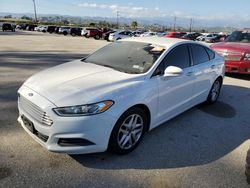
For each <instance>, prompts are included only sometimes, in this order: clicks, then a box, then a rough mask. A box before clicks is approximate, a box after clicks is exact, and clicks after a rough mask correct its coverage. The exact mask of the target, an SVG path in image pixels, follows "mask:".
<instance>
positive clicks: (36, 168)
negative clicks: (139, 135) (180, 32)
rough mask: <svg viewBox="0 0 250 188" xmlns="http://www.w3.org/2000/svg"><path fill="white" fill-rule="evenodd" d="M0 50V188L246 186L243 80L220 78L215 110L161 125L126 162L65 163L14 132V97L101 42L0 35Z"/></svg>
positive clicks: (105, 158) (80, 159) (75, 159)
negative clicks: (41, 73)
mask: <svg viewBox="0 0 250 188" xmlns="http://www.w3.org/2000/svg"><path fill="white" fill-rule="evenodd" d="M0 44H1V45H0V187H4V188H6V187H122V188H123V187H149V188H150V187H154V188H158V187H164V188H174V187H175V188H177V187H178V188H179V187H183V188H187V187H195V188H196V187H197V188H200V187H207V188H211V187H213V188H216V187H223V188H224V187H225V188H229V187H235V188H245V187H249V185H248V184H247V183H246V180H245V179H246V178H245V175H244V168H245V167H244V165H245V158H246V152H247V150H248V148H249V147H250V140H249V138H250V118H249V117H250V116H249V112H250V76H239V75H232V74H231V75H227V76H226V77H225V79H224V85H223V88H222V92H221V96H220V98H219V101H218V102H217V103H216V104H214V105H211V106H207V105H199V106H197V107H194V108H192V109H190V110H188V111H187V112H184V113H183V114H181V115H179V116H177V117H176V118H174V119H172V120H170V121H168V122H166V123H164V124H163V125H161V126H160V127H158V128H156V129H154V130H152V131H151V132H149V133H147V134H146V135H145V137H144V140H143V142H142V143H141V144H140V145H139V147H138V148H137V149H136V150H135V151H133V152H132V153H130V154H128V155H125V156H119V155H114V154H110V153H108V152H105V153H97V154H88V155H72V156H71V155H66V154H57V153H51V152H48V151H47V150H46V149H44V148H43V147H42V146H40V145H39V144H38V143H37V142H36V141H34V140H33V139H32V138H31V137H30V136H29V135H28V134H27V133H26V132H25V131H24V130H23V129H22V128H21V126H20V125H19V124H18V123H17V117H18V111H17V104H16V101H17V94H16V92H17V89H18V88H19V87H20V86H21V84H22V83H23V82H24V81H25V80H26V79H27V78H28V77H29V76H31V75H33V74H34V73H36V72H39V71H41V70H43V69H46V68H49V67H52V66H55V65H58V64H61V63H65V62H67V61H70V60H73V59H79V58H81V57H84V56H86V55H88V54H89V53H91V52H93V51H94V50H96V49H97V48H100V47H102V46H104V45H105V44H107V42H105V41H103V40H95V39H85V38H83V37H71V36H61V35H54V34H46V33H45V34H44V33H37V32H20V31H17V32H15V33H12V32H1V31H0ZM42 81H43V80H41V82H42Z"/></svg>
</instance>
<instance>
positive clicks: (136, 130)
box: [109, 108, 148, 154]
mask: <svg viewBox="0 0 250 188" xmlns="http://www.w3.org/2000/svg"><path fill="white" fill-rule="evenodd" d="M147 123H148V118H147V116H146V113H145V112H144V111H143V110H142V109H140V108H132V109H129V110H127V111H126V112H125V113H124V114H123V115H122V116H121V117H120V118H119V120H118V121H117V123H116V125H115V127H114V129H113V131H112V133H111V137H110V140H109V150H110V151H112V152H114V153H117V154H127V153H129V152H131V151H133V150H134V149H135V148H136V147H137V146H138V144H139V143H140V142H141V140H142V138H143V136H144V133H145V130H146V126H147Z"/></svg>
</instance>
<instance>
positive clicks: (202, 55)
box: [190, 44, 217, 103]
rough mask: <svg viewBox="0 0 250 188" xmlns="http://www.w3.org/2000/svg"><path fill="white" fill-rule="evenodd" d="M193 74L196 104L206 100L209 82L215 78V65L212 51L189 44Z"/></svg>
mask: <svg viewBox="0 0 250 188" xmlns="http://www.w3.org/2000/svg"><path fill="white" fill-rule="evenodd" d="M190 49H191V54H192V56H191V57H192V61H193V74H194V77H195V85H194V97H195V98H194V99H195V100H196V102H197V103H199V102H202V101H204V100H206V98H207V95H208V92H209V91H210V88H211V84H212V83H211V82H212V81H213V80H214V78H215V77H216V75H217V73H216V70H217V64H216V62H215V60H214V58H215V54H214V52H213V51H212V50H210V49H209V48H207V47H204V46H202V45H199V44H190Z"/></svg>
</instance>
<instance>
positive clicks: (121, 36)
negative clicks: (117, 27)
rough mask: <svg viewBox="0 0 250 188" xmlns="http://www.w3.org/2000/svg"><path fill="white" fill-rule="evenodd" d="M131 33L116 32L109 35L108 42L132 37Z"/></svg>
mask: <svg viewBox="0 0 250 188" xmlns="http://www.w3.org/2000/svg"><path fill="white" fill-rule="evenodd" d="M133 36H134V35H133V33H132V32H131V31H116V32H114V33H111V34H110V35H109V41H117V40H121V39H125V38H129V37H133Z"/></svg>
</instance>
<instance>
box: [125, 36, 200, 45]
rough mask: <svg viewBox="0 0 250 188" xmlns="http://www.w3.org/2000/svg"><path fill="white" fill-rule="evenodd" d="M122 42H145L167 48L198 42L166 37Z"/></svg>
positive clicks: (132, 38) (133, 39)
mask: <svg viewBox="0 0 250 188" xmlns="http://www.w3.org/2000/svg"><path fill="white" fill-rule="evenodd" d="M122 41H131V42H144V43H150V44H155V45H159V46H164V47H166V48H169V47H171V46H173V45H175V44H178V43H185V42H189V43H196V42H192V41H188V40H183V39H176V38H165V37H131V38H126V39H122Z"/></svg>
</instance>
